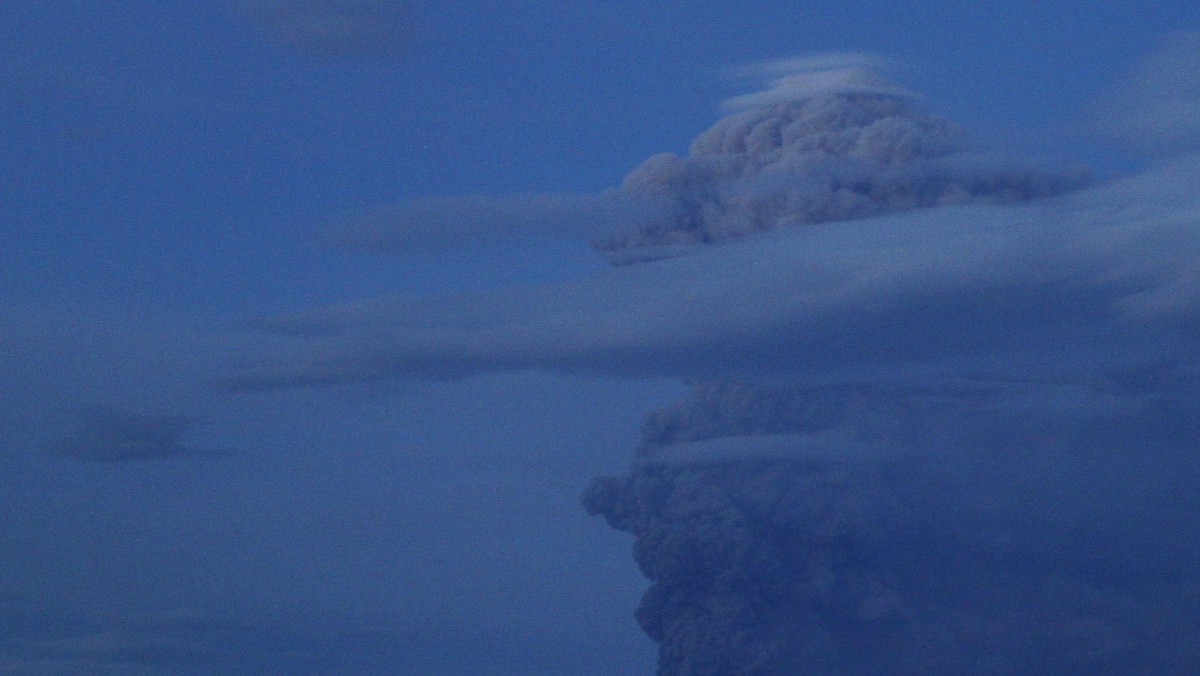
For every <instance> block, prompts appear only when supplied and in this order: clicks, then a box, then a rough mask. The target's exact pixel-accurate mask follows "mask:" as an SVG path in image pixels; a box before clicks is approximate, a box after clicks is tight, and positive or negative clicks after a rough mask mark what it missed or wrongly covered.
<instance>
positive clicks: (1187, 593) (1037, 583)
mask: <svg viewBox="0 0 1200 676" xmlns="http://www.w3.org/2000/svg"><path fill="white" fill-rule="evenodd" d="M1042 389H1043V388H1037V387H1030V386H1027V385H1021V386H1018V385H1009V386H1004V387H1001V386H997V385H994V384H993V385H983V384H981V385H979V386H977V387H965V388H958V389H957V390H954V391H931V390H910V391H900V390H895V389H893V390H880V389H878V388H873V387H867V386H861V387H855V386H845V387H837V388H820V389H811V388H800V387H788V386H770V387H767V386H761V385H748V384H734V383H720V384H714V383H709V384H699V385H696V386H695V387H694V391H693V394H692V396H691V398H689V399H688V400H686V401H684V402H681V403H679V404H677V405H675V406H673V407H671V408H668V409H665V410H663V411H659V412H657V413H654V414H651V415H650V416H648V417H647V419H646V422H645V425H644V429H643V442H644V443H643V446H642V448H641V449H640V451H639V460H638V463H637V464H636V465H635V467H634V468H633V470H632V471H630V472H629V473H628V474H626V475H623V476H607V477H601V478H598V479H596V480H594V481H593V482H592V484H591V485H590V486H589V488H588V490H587V492H586V494H585V496H584V504H585V506H586V508H587V510H588V512H589V513H591V514H600V515H603V516H604V517H605V518H606V519H607V521H608V522H609V524H610V525H612V526H613V527H614V528H617V529H619V530H623V531H627V532H629V533H632V534H633V535H634V537H635V540H634V558H635V560H636V561H637V564H638V566H639V567H640V568H641V570H642V572H643V573H644V574H645V575H646V577H647V578H649V579H650V580H651V582H652V585H651V587H650V589H649V590H648V591H647V592H646V594H645V596H644V597H643V598H642V602H641V605H640V606H639V607H638V610H637V613H636V616H637V620H638V622H639V624H640V625H641V627H642V628H643V629H644V630H645V632H646V633H647V634H648V635H649V636H650V637H651V638H653V639H654V640H655V641H656V642H658V643H659V645H660V656H659V672H658V673H660V674H663V675H669V676H678V675H685V674H686V675H688V676H699V675H712V676H717V675H721V676H729V675H732V674H839V675H841V674H855V675H858V674H861V675H863V676H866V675H869V674H870V675H873V674H885V673H886V674H947V675H949V674H1029V675H1033V674H1080V675H1083V674H1089V675H1091V674H1114V675H1115V674H1132V673H1138V674H1164V675H1165V674H1177V673H1197V669H1200V653H1198V652H1197V651H1196V650H1195V645H1196V643H1195V641H1196V638H1197V636H1200V587H1197V586H1196V577H1195V564H1196V549H1195V547H1196V545H1197V544H1200V524H1197V523H1196V522H1195V519H1194V518H1193V517H1194V515H1195V514H1196V509H1197V507H1200V497H1198V496H1197V495H1196V494H1195V493H1194V491H1193V490H1192V489H1191V488H1190V486H1192V485H1193V482H1194V480H1195V479H1196V478H1197V476H1198V474H1200V473H1198V472H1197V468H1198V463H1197V462H1196V461H1195V460H1184V461H1182V462H1181V461H1180V460H1181V459H1182V458H1189V456H1191V455H1192V453H1193V449H1194V441H1193V440H1194V438H1196V437H1195V436H1193V435H1195V434H1196V432H1198V431H1200V429H1197V427H1198V426H1197V425H1196V424H1195V422H1192V423H1191V424H1189V425H1186V426H1185V429H1180V425H1179V422H1178V418H1180V417H1186V416H1189V415H1190V416H1194V413H1191V414H1185V413H1183V412H1181V411H1180V410H1173V409H1172V408H1171V407H1170V406H1168V405H1167V404H1166V403H1165V402H1163V401H1158V402H1156V403H1155V404H1154V405H1148V404H1147V403H1146V402H1144V401H1143V402H1141V403H1139V404H1133V403H1130V404H1129V405H1128V406H1126V407H1124V408H1121V410H1120V412H1117V411H1114V410H1112V408H1111V407H1106V406H1102V405H1097V406H1095V407H1093V410H1092V413H1091V415H1088V416H1085V420H1089V421H1090V424H1089V423H1084V424H1080V423H1079V422H1078V420H1076V421H1075V422H1074V423H1072V425H1071V426H1069V427H1068V426H1062V425H1056V424H1055V421H1054V417H1055V414H1054V413H1052V412H1050V413H1047V412H1041V413H1039V412H1038V411H1039V409H1040V408H1041V407H1042V406H1044V405H1045V404H1046V403H1048V402H1050V401H1051V400H1052V399H1053V395H1054V393H1053V392H1051V393H1047V392H1044V391H1042ZM1051 389H1057V388H1051ZM1135 389H1139V391H1142V392H1144V391H1145V389H1144V388H1135ZM1059 394H1062V393H1059ZM1063 396H1065V397H1067V398H1068V399H1071V400H1075V399H1078V393H1072V394H1069V395H1063ZM1128 396H1129V399H1130V402H1132V401H1133V400H1134V399H1138V398H1139V397H1138V395H1134V394H1132V393H1130V394H1129V395H1128ZM1048 397H1049V398H1048ZM1097 397H1098V398H1102V395H1099V394H1097ZM981 409H982V410H989V411H990V413H989V414H987V415H986V416H981V414H979V413H978V411H980V410H981ZM997 411H1000V412H1002V414H1001V415H996V412H997ZM984 417H986V418H988V419H989V420H991V421H992V425H989V424H988V423H986V422H984ZM1192 419H1193V420H1195V418H1194V417H1193V418H1192ZM1110 425H1111V426H1112V427H1109V426H1110ZM932 429H937V430H939V434H938V435H931V434H930V430H932ZM1165 430H1175V432H1174V433H1173V434H1168V433H1166V432H1165ZM1103 431H1107V432H1108V433H1109V434H1112V435H1114V436H1118V437H1123V438H1122V439H1118V440H1110V442H1109V444H1108V446H1107V448H1106V446H1105V444H1103V443H1098V439H1099V438H1100V437H1102V436H1103ZM831 434H833V435H834V437H835V438H839V439H841V444H840V446H841V448H842V449H843V450H844V451H845V452H844V453H843V455H842V456H841V457H837V456H836V455H834V454H831V453H829V452H826V451H824V450H822V448H821V446H820V445H819V444H818V445H817V446H816V450H817V452H816V453H813V452H812V450H813V446H812V445H811V444H809V443H807V442H806V440H811V439H821V438H828V437H829V435H831ZM763 438H770V439H774V440H780V439H790V440H791V443H790V448H789V444H788V443H786V442H778V441H776V442H775V443H772V444H770V445H769V448H770V449H771V450H770V452H766V453H755V452H754V451H755V449H758V448H761V446H759V445H758V444H756V440H759V439H763ZM712 439H726V440H732V441H734V442H740V445H741V446H742V447H743V448H744V449H746V450H747V455H745V456H742V457H734V456H731V455H728V454H725V455H723V456H717V457H713V456H709V457H705V456H703V455H700V456H693V457H687V456H686V454H681V453H672V452H671V450H672V449H680V448H683V449H696V448H698V447H701V445H702V442H703V440H712ZM1135 440H1138V441H1140V448H1141V449H1142V451H1143V453H1142V458H1141V459H1140V462H1141V463H1143V464H1142V466H1141V467H1140V468H1137V469H1132V468H1130V466H1129V464H1128V457H1127V455H1126V454H1127V452H1128V451H1129V448H1130V446H1133V445H1135ZM698 442H700V443H698ZM729 445H730V446H731V447H734V448H736V447H737V446H738V445H739V444H738V443H731V444H729ZM856 446H858V447H863V446H865V447H873V448H876V449H877V450H876V452H874V453H870V454H863V453H855V452H852V450H851V449H853V448H855V447H856ZM1185 477H1186V478H1185Z"/></svg>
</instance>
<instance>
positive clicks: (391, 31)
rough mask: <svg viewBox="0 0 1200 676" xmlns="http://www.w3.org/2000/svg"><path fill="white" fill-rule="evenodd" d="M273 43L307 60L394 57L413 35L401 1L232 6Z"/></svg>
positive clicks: (236, 0)
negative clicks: (295, 52) (335, 57)
mask: <svg viewBox="0 0 1200 676" xmlns="http://www.w3.org/2000/svg"><path fill="white" fill-rule="evenodd" d="M231 2H232V3H233V7H234V9H235V10H236V11H237V12H238V13H240V14H241V15H242V16H243V17H245V18H246V19H247V20H249V21H250V22H251V23H252V24H254V25H255V26H256V27H258V28H259V29H260V30H261V31H262V32H263V34H264V35H265V36H266V37H267V38H269V39H271V40H272V41H274V42H276V43H278V44H281V45H283V46H286V47H288V48H290V49H293V50H296V51H298V52H300V53H303V54H307V55H310V56H318V57H323V56H348V55H349V56H389V57H390V56H397V55H399V54H403V53H404V52H405V51H407V49H408V47H409V43H410V42H411V39H412V35H413V30H414V16H413V11H412V8H411V7H410V6H409V4H408V3H407V2H405V1H404V0H231Z"/></svg>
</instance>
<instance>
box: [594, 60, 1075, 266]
mask: <svg viewBox="0 0 1200 676" xmlns="http://www.w3.org/2000/svg"><path fill="white" fill-rule="evenodd" d="M873 65H875V64H874V63H873V60H872V59H869V58H867V57H864V56H856V55H841V56H835V57H828V58H815V57H810V58H807V59H791V60H785V61H779V62H770V63H765V64H758V65H757V66H754V67H751V68H749V69H746V70H743V71H742V72H744V73H747V72H748V73H756V72H761V73H770V74H780V76H779V77H777V78H775V79H773V80H772V81H771V82H770V87H769V89H767V90H766V91H763V92H758V93H755V94H748V95H743V96H739V97H734V98H732V99H729V100H728V101H726V104H725V108H726V109H733V110H738V111H739V112H735V113H733V114H731V115H729V116H727V117H725V118H723V119H722V120H720V121H719V122H717V123H716V124H715V125H714V126H713V127H712V128H711V129H709V130H708V131H706V132H704V133H703V134H701V135H700V136H698V137H697V138H696V139H695V140H694V141H692V144H691V148H690V150H689V153H688V155H687V156H686V157H680V156H678V155H675V154H673V153H663V154H660V155H656V156H654V157H651V158H650V159H648V160H646V161H645V162H643V163H642V165H641V166H639V167H637V168H636V169H634V170H633V171H632V172H631V173H630V174H629V175H628V176H627V177H626V178H625V181H624V183H623V184H622V186H621V187H622V190H623V191H625V192H626V193H627V194H629V195H630V197H631V199H633V200H634V201H650V200H655V201H657V202H659V203H663V202H665V203H666V204H667V205H669V206H668V207H666V213H664V214H656V215H654V216H653V217H650V218H648V219H647V222H644V223H641V224H639V225H638V226H637V227H635V228H632V229H628V230H625V231H623V232H618V233H616V234H614V235H611V236H609V237H607V238H599V239H597V240H596V241H595V244H596V246H597V248H598V249H600V250H601V251H603V252H605V253H606V254H608V255H609V257H610V260H612V261H613V262H615V263H623V262H636V261H637V260H643V259H645V258H647V257H649V258H653V257H656V256H661V255H664V254H663V253H662V252H663V251H664V250H662V249H659V253H657V254H656V253H654V252H653V251H647V250H646V248H647V247H670V246H679V245H687V244H702V243H707V242H716V241H721V240H726V239H730V238H734V237H741V236H744V235H748V234H752V233H756V232H762V231H766V230H773V229H776V228H780V227H788V226H795V225H802V224H816V223H826V222H830V221H844V220H850V219H856V218H866V217H870V216H878V215H881V214H887V213H894V212H898V211H907V210H910V209H917V208H922V207H933V206H945V205H956V204H978V203H984V204H997V203H1001V204H1002V203H1010V202H1018V201H1026V200H1030V199H1035V198H1039V197H1046V196H1050V195H1056V194H1060V193H1063V192H1067V191H1069V190H1073V189H1075V188H1078V187H1080V186H1082V185H1084V184H1086V183H1087V181H1088V172H1087V171H1086V170H1085V169H1082V168H1080V167H1073V168H1072V167H1058V168H1052V167H1048V166H1038V165H1036V164H1032V163H1028V162H1020V161H1016V160H1013V159H1003V158H995V157H985V156H981V155H977V154H973V153H970V152H969V151H968V142H967V136H966V133H965V131H964V130H963V129H962V128H961V127H959V126H958V125H956V124H954V123H952V122H950V121H948V120H945V119H943V118H941V117H938V116H937V115H934V114H932V113H929V112H927V111H926V110H924V108H923V106H922V105H921V104H920V103H919V102H918V101H917V100H916V99H915V97H913V96H912V95H911V94H909V93H908V92H907V91H905V90H904V89H902V88H900V87H898V86H896V85H895V84H893V83H891V82H890V81H888V80H887V79H886V78H884V77H883V76H881V75H879V74H878V72H877V71H875V70H874V69H873V68H872V66H873Z"/></svg>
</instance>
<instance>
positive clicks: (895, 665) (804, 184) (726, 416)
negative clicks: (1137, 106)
mask: <svg viewBox="0 0 1200 676" xmlns="http://www.w3.org/2000/svg"><path fill="white" fill-rule="evenodd" d="M820 81H821V83H822V86H821V87H817V88H815V90H814V88H812V87H809V88H806V87H804V86H799V87H796V86H791V87H787V88H778V87H777V88H778V89H781V91H782V90H786V94H787V97H785V98H786V100H772V99H771V97H768V98H767V100H757V99H756V100H753V101H751V103H754V104H756V105H755V106H754V107H752V108H750V109H749V110H745V111H743V112H738V113H735V114H733V115H731V116H730V117H727V118H726V119H724V120H722V121H720V122H719V123H718V124H717V125H716V126H715V127H713V128H712V129H711V130H709V131H708V132H706V133H705V134H703V135H701V136H700V137H699V138H698V139H697V140H696V141H695V142H694V143H693V145H692V148H691V154H690V155H689V156H688V157H686V158H681V157H677V156H674V155H660V156H657V157H655V158H652V159H650V160H648V161H647V162H646V163H645V164H643V165H642V166H641V167H639V168H638V169H637V170H635V171H634V172H633V173H632V174H631V175H630V176H629V177H628V178H627V179H626V182H625V185H624V189H625V190H627V191H630V192H631V193H634V194H641V195H644V196H646V197H654V198H666V199H667V200H668V201H669V203H670V204H671V209H670V210H669V212H668V214H667V215H666V216H664V217H662V218H660V219H657V220H654V221H652V222H649V223H645V224H643V225H641V226H639V227H637V228H635V229H632V230H629V231H627V232H625V233H622V234H619V235H617V236H614V237H612V238H609V239H606V240H604V241H601V242H599V243H598V247H599V248H600V249H601V250H603V251H605V252H606V253H607V254H609V255H610V256H611V257H612V260H613V261H614V262H616V263H633V262H638V261H642V260H651V259H654V258H659V257H662V256H670V255H675V254H676V253H678V252H679V247H681V248H683V249H686V248H688V247H689V246H691V245H695V244H700V243H708V242H717V241H720V240H725V239H729V238H733V237H739V236H744V235H749V234H752V233H757V232H760V231H766V230H772V229H775V228H781V227H789V226H791V225H801V224H816V223H826V222H832V221H839V220H845V219H851V218H860V217H869V216H873V215H877V214H884V213H888V212H895V211H899V210H904V209H914V208H921V207H931V206H937V205H947V204H961V203H969V202H985V203H1004V202H1012V201H1020V200H1027V199H1032V198H1037V197H1044V196H1048V195H1054V194H1056V193H1060V192H1064V191H1066V190H1069V189H1071V188H1074V187H1077V186H1079V185H1081V183H1082V182H1083V180H1084V179H1083V175H1082V174H1081V173H1079V172H1075V171H1042V170H1033V169H1030V168H1028V167H1025V168H1022V167H1020V166H1017V165H1011V166H1010V167H1009V168H1007V169H1001V170H997V168H996V165H995V164H994V163H986V164H985V163H983V162H982V161H978V160H977V159H972V158H971V156H969V155H967V154H965V153H964V152H963V151H962V148H963V136H962V133H961V131H960V130H959V129H958V128H957V127H955V126H954V125H952V124H950V123H948V122H945V121H943V120H940V119H938V118H936V117H933V116H931V115H928V114H926V113H923V112H919V110H918V109H917V107H916V106H915V105H914V104H913V103H912V101H911V99H910V98H909V97H908V96H907V95H905V94H904V93H903V92H899V91H897V90H895V89H894V88H891V87H889V86H887V85H881V84H879V81H877V80H864V79H863V78H862V77H861V72H860V71H857V70H852V71H849V74H848V75H847V73H846V72H842V71H837V70H833V71H830V70H824V71H822V72H821V80H820ZM789 84H791V85H795V84H796V81H795V80H792V81H790V83H789ZM829 227H836V225H831V226H829ZM1196 380H1197V377H1196V374H1194V373H1191V374H1189V373H1185V372H1176V371H1173V370H1171V369H1170V368H1164V369H1162V372H1159V373H1154V374H1150V375H1147V374H1145V373H1142V374H1139V375H1138V376H1137V377H1132V376H1130V375H1129V374H1122V373H1118V372H1114V373H1097V374H1096V377H1095V379H1094V380H1093V381H1092V382H1082V383H1081V382H1072V383H1062V382H1041V383H1038V382H1030V381H1024V382H1023V381H1020V380H1017V379H1014V380H1013V381H1011V382H1000V381H997V380H995V379H994V378H990V379H986V380H978V381H973V380H972V379H971V378H970V377H967V378H963V379H960V380H957V381H955V382H954V383H951V384H946V383H942V384H937V383H919V382H916V383H908V384H903V383H897V382H895V381H893V382H891V383H890V384H881V383H878V382H877V383H872V382H870V381H869V380H865V381H864V382H841V383H836V384H829V385H813V384H808V385H800V384H795V385H789V384H779V383H772V384H767V383H762V382H758V383H747V382H707V383H695V384H694V385H693V390H692V394H691V396H690V397H689V398H688V399H686V400H685V401H682V402H679V403H678V404H676V405H674V406H672V407H669V408H667V409H664V410H661V411H658V412H655V413H652V414H650V415H649V416H648V417H647V419H646V421H645V423H644V426H643V434H642V438H643V443H642V445H641V447H640V448H639V450H638V454H637V459H636V462H635V464H634V466H633V468H632V469H631V470H630V471H629V472H628V473H627V474H624V475H621V476H606V477H601V478H597V479H595V480H594V481H593V482H592V483H591V485H590V486H589V487H588V489H587V491H586V492H585V495H584V498H583V502H584V505H585V507H586V509H587V510H588V512H589V513H591V514H594V515H602V516H603V517H604V518H605V519H606V520H607V521H608V523H609V524H610V525H611V526H613V527H614V528H616V529H619V530H622V531H627V532H629V533H632V534H633V536H634V538H635V539H634V558H635V560H636V562H637V564H638V566H639V567H640V569H641V570H642V572H643V573H644V574H645V576H646V577H647V578H648V579H649V580H650V581H651V586H650V588H649V590H648V591H647V592H646V594H645V596H644V597H643V599H642V601H641V604H640V606H639V608H638V610H637V613H636V617H637V620H638V622H639V624H640V625H641V627H642V628H643V629H644V630H645V632H646V633H647V634H648V635H649V636H650V637H651V638H652V639H653V640H654V641H656V642H657V643H658V644H659V646H660V656H659V671H658V673H659V674H661V675H663V676H684V675H686V676H700V675H706V676H731V675H735V674H763V675H770V674H855V675H864V676H865V675H869V674H956V675H958V674H1030V675H1032V674H1081V675H1082V674H1089V675H1094V674H1130V673H1142V674H1177V673H1200V649H1197V648H1196V646H1197V645H1200V643H1197V639H1198V638H1200V585H1198V584H1197V577H1196V575H1195V572H1194V571H1195V563H1196V554H1195V551H1196V549H1195V548H1196V546H1197V545H1198V544H1200V527H1198V526H1197V525H1196V524H1195V523H1193V521H1194V519H1191V518H1190V517H1189V515H1192V514H1195V513H1196V509H1197V507H1200V498H1198V497H1197V496H1196V495H1194V491H1192V490H1191V489H1190V488H1189V487H1188V486H1187V485H1181V480H1180V477H1186V476H1196V474H1197V472H1196V470H1197V462H1196V461H1194V460H1189V458H1191V456H1192V455H1194V448H1195V439H1196V438H1200V436H1198V435H1197V433H1198V432H1200V429H1197V428H1198V427H1200V426H1198V425H1196V424H1195V423H1194V422H1191V423H1189V422H1187V421H1188V420H1193V421H1194V420H1195V417H1194V416H1195V411H1194V410H1192V409H1191V408H1188V407H1186V406H1184V407H1183V408H1180V407H1179V405H1178V401H1179V400H1181V399H1184V398H1186V397H1187V395H1186V394H1183V395H1181V396H1180V397H1179V399H1176V398H1173V397H1172V395H1171V394H1167V393H1172V392H1173V393H1176V394H1179V393H1187V392H1194V390H1195V386H1196ZM1131 449H1135V450H1136V452H1137V453H1138V457H1139V461H1138V463H1137V467H1136V468H1131V466H1130V463H1129V460H1128V454H1129V452H1130V450H1131ZM1183 483H1186V482H1183Z"/></svg>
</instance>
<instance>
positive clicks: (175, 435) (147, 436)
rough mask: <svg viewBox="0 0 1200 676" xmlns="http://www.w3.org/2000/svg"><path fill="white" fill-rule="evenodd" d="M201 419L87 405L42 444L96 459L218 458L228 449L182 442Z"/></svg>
mask: <svg viewBox="0 0 1200 676" xmlns="http://www.w3.org/2000/svg"><path fill="white" fill-rule="evenodd" d="M200 422H201V419H200V418H195V417H191V416H179V415H150V414H144V413H135V412H132V411H123V410H116V409H112V408H109V407H105V406H98V405H97V406H88V407H85V408H84V411H83V414H82V416H80V417H79V418H78V419H76V420H73V421H70V422H66V423H65V424H66V429H65V430H62V431H61V432H59V433H58V434H53V436H52V437H51V440H50V441H48V442H46V443H45V444H44V445H43V449H44V450H45V451H46V452H47V453H51V454H53V455H60V456H64V457H69V458H76V459H79V460H89V461H95V462H125V461H130V460H155V459H164V458H179V457H219V456H223V455H229V454H230V453H229V452H228V451H217V450H206V449H200V448H195V447H193V446H190V445H188V444H185V443H184V441H185V439H186V437H187V436H188V435H189V434H190V433H191V432H192V431H193V429H194V428H195V427H196V426H197V425H198V424H199V423H200Z"/></svg>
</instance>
